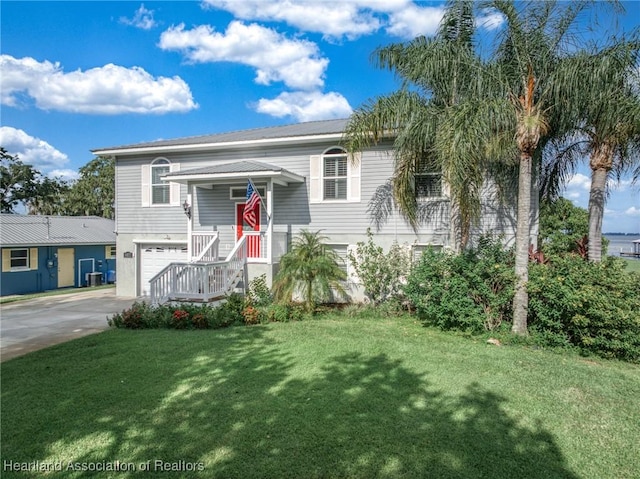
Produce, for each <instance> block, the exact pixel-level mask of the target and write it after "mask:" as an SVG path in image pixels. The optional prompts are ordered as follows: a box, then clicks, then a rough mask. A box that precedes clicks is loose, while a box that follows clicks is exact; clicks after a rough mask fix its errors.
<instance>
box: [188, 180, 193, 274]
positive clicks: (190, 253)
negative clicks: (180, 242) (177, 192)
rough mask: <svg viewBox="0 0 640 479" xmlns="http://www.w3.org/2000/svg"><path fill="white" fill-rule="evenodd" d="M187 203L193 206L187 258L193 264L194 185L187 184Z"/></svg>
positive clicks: (189, 223)
mask: <svg viewBox="0 0 640 479" xmlns="http://www.w3.org/2000/svg"><path fill="white" fill-rule="evenodd" d="M187 203H189V205H191V215H190V216H189V217H187V258H188V261H189V262H191V260H192V259H193V240H192V237H191V234H192V232H193V215H194V214H195V209H194V207H193V185H192V184H191V183H188V184H187Z"/></svg>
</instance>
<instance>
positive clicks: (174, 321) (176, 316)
mask: <svg viewBox="0 0 640 479" xmlns="http://www.w3.org/2000/svg"><path fill="white" fill-rule="evenodd" d="M171 326H172V327H173V328H175V329H188V328H190V327H191V318H190V317H189V313H188V312H187V311H185V310H184V309H176V310H175V311H174V312H173V314H172V315H171Z"/></svg>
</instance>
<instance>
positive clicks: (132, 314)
mask: <svg viewBox="0 0 640 479" xmlns="http://www.w3.org/2000/svg"><path fill="white" fill-rule="evenodd" d="M155 322H156V319H155V310H154V308H152V307H151V306H150V305H149V304H147V303H145V302H135V303H133V305H132V306H131V307H130V308H129V309H125V310H123V311H122V312H121V313H117V314H114V315H113V316H112V317H111V318H110V319H108V320H107V323H108V324H109V326H115V327H116V328H126V329H142V328H148V327H154V326H150V325H152V324H154V323H155Z"/></svg>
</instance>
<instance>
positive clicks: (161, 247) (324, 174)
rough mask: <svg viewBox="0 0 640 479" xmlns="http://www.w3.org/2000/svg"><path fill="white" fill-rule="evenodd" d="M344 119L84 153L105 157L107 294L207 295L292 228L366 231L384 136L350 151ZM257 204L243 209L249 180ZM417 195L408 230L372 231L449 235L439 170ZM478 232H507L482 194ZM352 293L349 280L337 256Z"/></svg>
mask: <svg viewBox="0 0 640 479" xmlns="http://www.w3.org/2000/svg"><path fill="white" fill-rule="evenodd" d="M346 123H347V120H328V121H317V122H308V123H301V124H294V125H287V126H278V127H271V128H260V129H253V130H245V131H236V132H231V133H222V134H214V135H207V136H199V137H190V138H180V139H175V140H163V141H153V142H149V143H139V144H133V145H128V146H119V147H111V148H101V149H96V150H92V151H93V153H94V154H96V155H100V156H110V157H113V158H114V159H115V170H116V173H115V175H116V202H115V208H116V231H117V252H118V253H117V254H118V267H119V277H118V284H117V294H118V295H123V296H132V295H137V296H150V297H151V299H152V301H154V302H162V301H167V300H199V301H208V300H212V299H215V298H218V297H220V296H222V295H224V294H225V293H226V292H228V291H230V290H232V289H233V288H234V287H235V286H236V285H237V284H238V283H239V282H240V281H241V279H242V278H243V277H244V279H245V284H246V279H247V278H252V277H255V276H258V275H261V274H266V277H267V282H268V283H269V284H271V282H272V280H273V278H274V276H275V274H276V273H277V270H278V264H279V261H280V257H281V256H282V255H283V254H284V253H286V252H287V251H288V249H289V247H290V244H291V240H292V238H293V237H294V236H295V235H296V233H298V232H299V231H300V230H302V229H307V230H310V231H318V230H321V231H322V234H323V235H325V236H327V237H328V243H329V245H330V246H331V247H332V248H334V249H335V250H336V251H337V252H338V253H339V255H340V256H341V257H343V258H345V260H346V257H347V254H348V252H349V250H350V249H352V248H355V245H356V244H357V243H358V242H359V241H365V240H366V233H367V229H368V228H369V227H371V226H372V224H373V223H372V220H371V215H370V208H371V200H372V199H373V198H374V197H375V196H376V195H379V194H380V192H381V191H383V190H384V189H385V187H386V185H387V184H388V180H389V178H390V177H391V175H392V173H393V149H392V143H391V142H386V143H382V144H380V145H379V146H377V147H374V148H371V149H368V150H366V151H363V152H361V153H358V154H356V155H355V157H354V158H349V156H348V155H347V152H346V150H345V149H344V147H343V146H342V145H341V140H342V135H343V131H344V128H345V126H346ZM249 181H251V182H252V184H253V185H255V188H256V190H257V191H258V192H259V194H260V197H261V201H260V203H259V204H257V205H256V206H255V210H254V211H252V212H251V213H253V215H254V216H255V217H256V219H257V221H256V224H255V226H253V227H251V226H249V225H248V224H247V223H246V221H245V219H244V217H245V215H244V208H245V203H246V201H247V185H248V183H249ZM416 195H417V196H418V199H419V201H420V202H422V203H424V204H426V205H427V206H429V205H431V206H433V208H431V212H430V214H429V215H428V217H427V218H426V219H425V221H423V223H422V224H421V226H420V229H419V230H418V231H417V232H416V231H413V229H412V228H411V227H410V226H409V225H408V224H406V222H404V220H402V219H401V217H400V216H399V215H398V214H397V213H394V212H393V211H391V214H390V215H388V217H387V221H386V222H384V223H383V224H381V225H380V227H379V228H378V229H377V230H376V236H375V238H376V241H377V242H378V243H379V244H380V245H381V246H383V247H385V248H386V247H388V246H390V245H391V244H392V243H393V242H394V241H398V242H399V243H407V244H410V245H412V247H413V248H414V250H415V251H416V252H419V251H420V250H421V249H423V248H426V247H427V246H429V245H432V246H435V247H447V246H449V244H450V232H449V230H450V228H449V200H448V197H447V189H446V185H444V184H442V179H441V175H440V174H439V173H438V172H430V171H424V172H422V173H421V174H420V175H417V177H416ZM485 206H486V208H485V209H484V210H483V211H484V213H483V218H482V221H481V224H480V225H479V228H478V231H477V233H480V232H491V233H496V234H504V235H505V236H506V237H507V239H509V238H513V236H514V224H515V222H514V220H513V217H512V215H510V214H509V211H507V210H505V209H504V208H500V207H498V206H496V204H495V203H493V202H492V201H490V200H487V202H486V205H485ZM344 267H345V268H346V269H347V273H348V275H349V278H350V282H349V284H348V285H347V286H348V287H350V288H351V292H352V293H353V294H354V295H355V296H357V295H358V287H357V278H356V277H355V275H353V274H352V272H351V271H350V269H351V268H350V265H348V262H347V261H345V266H344Z"/></svg>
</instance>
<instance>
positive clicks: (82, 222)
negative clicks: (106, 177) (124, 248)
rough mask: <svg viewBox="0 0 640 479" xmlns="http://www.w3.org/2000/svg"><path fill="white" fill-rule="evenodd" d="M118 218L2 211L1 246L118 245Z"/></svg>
mask: <svg viewBox="0 0 640 479" xmlns="http://www.w3.org/2000/svg"><path fill="white" fill-rule="evenodd" d="M114 230H115V221H114V220H108V219H105V218H98V217H97V216H33V215H12V214H0V245H2V246H3V247H5V246H49V245H77V244H86V245H89V244H92V245H94V244H98V245H99V244H115V242H116V234H115V232H114Z"/></svg>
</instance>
